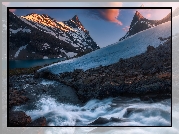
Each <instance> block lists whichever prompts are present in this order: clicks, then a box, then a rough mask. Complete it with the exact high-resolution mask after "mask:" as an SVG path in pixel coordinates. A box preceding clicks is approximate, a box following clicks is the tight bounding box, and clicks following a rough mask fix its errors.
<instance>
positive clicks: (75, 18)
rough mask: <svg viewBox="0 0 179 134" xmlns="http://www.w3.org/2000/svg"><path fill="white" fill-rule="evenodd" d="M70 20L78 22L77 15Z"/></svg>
mask: <svg viewBox="0 0 179 134" xmlns="http://www.w3.org/2000/svg"><path fill="white" fill-rule="evenodd" d="M72 20H73V21H74V22H80V21H79V18H78V16H77V15H75V16H74V17H73V18H72Z"/></svg>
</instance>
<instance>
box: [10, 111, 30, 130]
mask: <svg viewBox="0 0 179 134" xmlns="http://www.w3.org/2000/svg"><path fill="white" fill-rule="evenodd" d="M30 122H31V117H30V116H27V115H26V114H25V112H23V111H11V112H10V113H9V122H8V123H9V124H8V125H9V126H10V127H24V126H26V125H27V124H29V123H30Z"/></svg>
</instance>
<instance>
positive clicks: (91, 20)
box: [3, 2, 177, 48]
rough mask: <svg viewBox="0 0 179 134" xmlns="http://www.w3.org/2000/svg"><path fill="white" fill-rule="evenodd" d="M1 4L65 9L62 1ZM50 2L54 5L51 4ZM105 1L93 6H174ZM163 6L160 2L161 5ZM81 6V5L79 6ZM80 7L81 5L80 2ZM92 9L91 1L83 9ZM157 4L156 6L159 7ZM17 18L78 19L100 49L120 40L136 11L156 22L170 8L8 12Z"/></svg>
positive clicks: (155, 3)
mask: <svg viewBox="0 0 179 134" xmlns="http://www.w3.org/2000/svg"><path fill="white" fill-rule="evenodd" d="M25 3H26V2H19V3H18V2H4V3H3V4H4V5H6V6H9V7H13V6H14V7H15V6H17V5H18V7H20V6H21V7H24V6H28V7H34V6H36V7H40V6H42V5H43V6H47V5H48V7H57V5H58V4H57V3H60V4H61V6H67V4H66V3H65V2H57V3H56V2H52V3H48V2H43V4H42V3H41V2H28V3H29V4H28V5H27V4H25ZM53 3H54V4H53ZM55 3H56V4H55ZM81 3H82V2H81ZM81 3H79V4H78V3H72V2H71V4H68V7H75V6H78V7H80V6H81V5H82V4H81ZM130 3H131V2H123V3H122V2H111V3H110V2H107V3H103V4H100V3H95V5H96V6H98V7H100V6H108V7H116V6H117V7H125V6H127V7H133V6H135V7H140V6H141V5H142V4H143V5H144V7H145V6H146V7H147V6H152V5H153V6H158V7H160V6H161V7H162V6H166V5H168V6H167V7H171V6H175V7H177V4H175V5H174V4H173V3H172V4H173V5H171V3H168V4H167V3H165V4H162V3H159V2H153V3H152V4H151V2H146V3H141V2H134V3H133V4H130ZM163 3H164V2H163ZM80 4H81V5H80ZM83 5H84V3H83ZM90 5H91V7H92V5H93V6H94V2H91V3H88V4H87V5H86V6H90ZM159 5H160V6H159ZM11 11H12V12H14V13H15V14H16V15H17V16H25V15H27V14H29V13H38V14H47V15H49V16H50V17H52V18H54V19H56V20H57V21H66V20H69V19H71V18H72V17H73V16H74V15H77V16H78V17H79V20H80V21H81V23H82V24H83V26H84V27H85V28H86V29H87V30H88V31H89V33H90V36H91V37H92V38H93V40H94V41H95V42H96V43H97V44H98V45H99V46H100V47H101V48H102V47H106V46H108V45H111V44H113V43H116V42H117V41H118V40H119V39H120V38H121V37H123V36H124V35H125V34H126V32H127V31H128V29H129V26H130V23H131V21H132V19H133V16H134V14H135V12H136V11H139V12H140V13H141V14H142V15H143V16H144V17H145V18H147V19H150V20H159V19H162V18H163V17H165V16H166V15H167V14H168V13H170V12H171V10H170V9H112V8H111V9H12V10H11Z"/></svg>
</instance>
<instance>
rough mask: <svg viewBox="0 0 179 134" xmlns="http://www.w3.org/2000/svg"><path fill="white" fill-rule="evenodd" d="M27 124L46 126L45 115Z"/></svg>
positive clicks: (30, 125)
mask: <svg viewBox="0 0 179 134" xmlns="http://www.w3.org/2000/svg"><path fill="white" fill-rule="evenodd" d="M27 126H29V127H33V126H47V121H46V118H45V117H40V118H38V119H36V120H34V121H32V122H31V123H29V124H28V125H27Z"/></svg>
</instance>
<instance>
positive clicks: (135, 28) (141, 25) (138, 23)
mask: <svg viewBox="0 0 179 134" xmlns="http://www.w3.org/2000/svg"><path fill="white" fill-rule="evenodd" d="M167 21H171V13H169V14H168V15H167V16H165V17H164V18H163V19H161V20H148V19H146V18H145V17H143V15H142V14H141V13H140V12H139V11H136V12H135V14H134V16H133V19H132V21H131V24H130V27H129V31H127V33H126V34H125V36H123V37H122V38H120V39H119V41H122V40H124V39H126V38H127V37H129V36H131V35H134V34H136V33H138V32H140V31H143V30H146V29H149V28H152V27H155V26H157V25H159V24H162V23H165V22H167Z"/></svg>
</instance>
